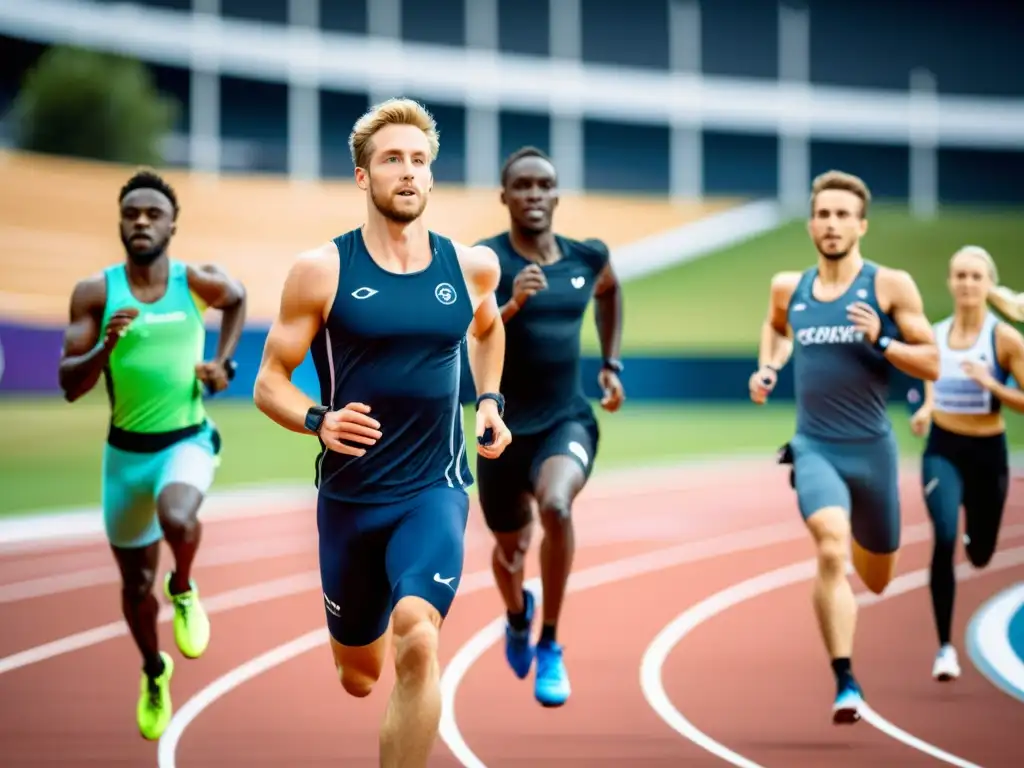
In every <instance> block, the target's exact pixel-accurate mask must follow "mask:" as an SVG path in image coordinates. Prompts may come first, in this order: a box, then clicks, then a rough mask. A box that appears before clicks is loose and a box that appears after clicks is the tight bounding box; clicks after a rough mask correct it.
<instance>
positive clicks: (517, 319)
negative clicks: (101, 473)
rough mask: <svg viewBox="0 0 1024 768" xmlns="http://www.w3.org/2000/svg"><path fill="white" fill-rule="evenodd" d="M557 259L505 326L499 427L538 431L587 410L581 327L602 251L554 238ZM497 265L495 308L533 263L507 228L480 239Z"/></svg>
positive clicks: (603, 259)
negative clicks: (558, 253)
mask: <svg viewBox="0 0 1024 768" xmlns="http://www.w3.org/2000/svg"><path fill="white" fill-rule="evenodd" d="M555 239H556V241H557V243H558V246H559V249H560V250H561V253H562V257H561V258H560V259H559V260H558V261H556V262H554V263H553V264H547V265H544V266H542V267H541V270H542V271H543V273H544V277H545V279H546V280H547V288H545V289H543V290H540V291H538V292H537V293H535V294H534V295H533V296H531V297H530V298H529V299H528V300H527V301H526V302H525V303H524V304H523V306H522V307H521V308H520V309H519V311H518V312H516V314H515V315H514V316H513V317H512V318H511V319H510V320H509V321H508V322H507V323H506V324H505V365H504V369H503V373H502V378H501V391H502V394H503V395H504V396H505V417H504V421H505V424H506V425H507V426H508V428H509V429H511V430H512V431H513V433H515V434H534V433H537V432H541V431H543V430H545V429H547V428H549V427H551V426H554V425H555V424H557V423H558V422H560V421H562V420H564V419H571V418H579V417H582V416H583V415H586V414H588V413H589V412H590V404H589V402H588V401H587V398H586V395H585V394H584V391H583V387H582V382H581V380H580V331H581V328H582V324H583V317H584V315H585V313H586V310H587V306H588V304H589V303H590V300H591V298H592V297H593V295H594V286H595V285H596V283H597V278H598V275H600V273H601V271H602V270H603V269H604V267H605V265H606V264H607V263H608V254H607V252H602V250H601V249H600V248H599V247H597V246H595V245H591V244H589V243H586V242H580V241H578V240H573V239H571V238H567V237H561V236H559V235H556V236H555ZM481 244H482V245H486V246H487V247H489V248H491V249H492V250H493V251H494V252H495V253H496V254H497V256H498V262H499V264H500V265H501V279H500V281H499V283H498V288H497V289H496V290H495V298H496V299H497V302H498V305H499V306H501V305H503V304H505V303H507V302H508V301H509V300H510V299H511V298H512V294H513V284H514V282H515V279H516V275H518V274H519V272H520V271H522V270H523V269H524V268H525V267H527V266H528V265H530V264H532V263H533V262H531V261H530V260H529V259H526V258H525V257H523V256H521V255H520V254H519V253H518V252H517V251H516V250H515V248H513V246H512V242H511V240H510V239H509V234H508V232H504V233H502V234H500V235H497V236H495V237H492V238H490V239H488V240H484V241H482V243H481Z"/></svg>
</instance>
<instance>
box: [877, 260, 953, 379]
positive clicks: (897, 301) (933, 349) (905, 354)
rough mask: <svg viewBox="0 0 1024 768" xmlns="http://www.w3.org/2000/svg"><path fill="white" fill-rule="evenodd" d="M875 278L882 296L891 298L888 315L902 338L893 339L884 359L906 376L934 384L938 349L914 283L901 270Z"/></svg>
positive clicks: (937, 376)
mask: <svg viewBox="0 0 1024 768" xmlns="http://www.w3.org/2000/svg"><path fill="white" fill-rule="evenodd" d="M878 277H879V278H880V286H879V287H880V288H881V289H882V291H883V296H889V297H891V298H892V301H891V303H890V309H889V315H890V316H891V317H892V319H893V320H894V321H895V323H896V325H897V326H898V327H899V329H900V333H901V334H902V336H903V339H904V341H897V340H895V339H893V340H892V342H891V343H890V344H889V347H888V349H886V351H885V359H886V360H888V361H889V362H890V363H892V364H893V365H894V366H896V367H897V368H899V369H900V370H901V371H903V373H905V374H907V375H908V376H912V377H914V378H915V379H922V380H924V381H935V380H936V379H937V378H939V347H938V345H937V344H936V343H935V333H934V332H933V331H932V324H931V323H930V322H929V321H928V318H927V317H926V316H925V314H924V301H923V300H922V299H921V292H920V291H919V290H918V289H917V283H915V282H914V278H913V277H911V276H910V274H909V273H908V272H905V271H903V270H896V269H886V270H881V271H880V272H879V275H878Z"/></svg>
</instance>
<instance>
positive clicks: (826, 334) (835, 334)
mask: <svg viewBox="0 0 1024 768" xmlns="http://www.w3.org/2000/svg"><path fill="white" fill-rule="evenodd" d="M796 340H797V341H799V342H800V344H801V345H802V346H804V347H807V346H811V345H818V344H859V343H860V342H862V341H864V332H863V331H859V330H857V327H856V326H854V325H815V326H811V327H810V328H801V329H800V330H799V331H797V332H796Z"/></svg>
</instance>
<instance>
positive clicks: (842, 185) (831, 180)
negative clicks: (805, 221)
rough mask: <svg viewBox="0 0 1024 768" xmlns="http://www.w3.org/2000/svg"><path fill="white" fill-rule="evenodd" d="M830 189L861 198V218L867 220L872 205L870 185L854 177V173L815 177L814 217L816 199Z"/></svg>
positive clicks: (832, 172) (812, 202) (812, 193)
mask: <svg viewBox="0 0 1024 768" xmlns="http://www.w3.org/2000/svg"><path fill="white" fill-rule="evenodd" d="M829 189H837V190H840V191H842V192H851V193H853V194H854V195H856V196H857V197H859V198H860V202H861V209H860V217H861V218H862V219H863V218H866V217H867V215H868V207H869V206H870V205H871V190H869V189H868V185H867V184H865V183H864V180H863V179H862V178H860V177H859V176H854V175H853V174H852V173H844V172H843V171H826V172H825V173H822V174H820V175H819V176H817V177H815V179H814V182H813V183H812V184H811V215H812V216H813V215H814V199H815V198H816V197H817V196H818V193H819V192H825V191H826V190H829Z"/></svg>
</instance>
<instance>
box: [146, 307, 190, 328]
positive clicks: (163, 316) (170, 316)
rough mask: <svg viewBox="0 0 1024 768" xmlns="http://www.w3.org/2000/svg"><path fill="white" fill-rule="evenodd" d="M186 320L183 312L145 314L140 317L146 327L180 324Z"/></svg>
mask: <svg viewBox="0 0 1024 768" xmlns="http://www.w3.org/2000/svg"><path fill="white" fill-rule="evenodd" d="M187 319H188V315H187V314H185V312H184V311H183V310H180V309H179V310H176V311H174V312H162V313H161V312H147V313H146V314H144V315H143V316H142V320H143V322H145V323H146V324H147V325H162V324H164V323H180V322H183V321H185V320H187Z"/></svg>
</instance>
